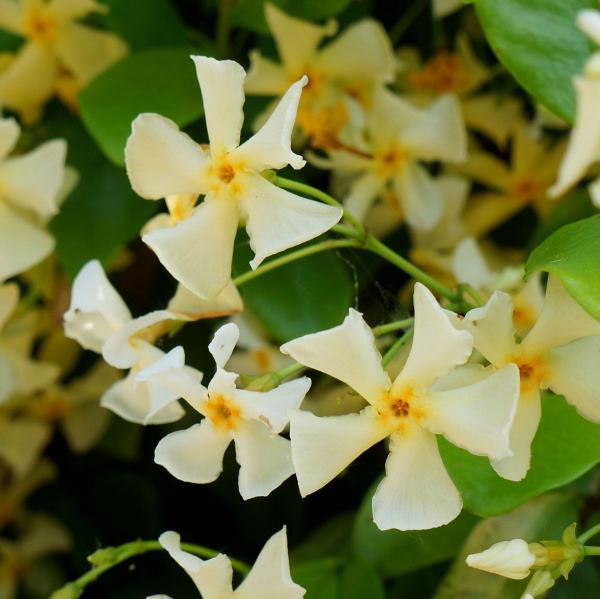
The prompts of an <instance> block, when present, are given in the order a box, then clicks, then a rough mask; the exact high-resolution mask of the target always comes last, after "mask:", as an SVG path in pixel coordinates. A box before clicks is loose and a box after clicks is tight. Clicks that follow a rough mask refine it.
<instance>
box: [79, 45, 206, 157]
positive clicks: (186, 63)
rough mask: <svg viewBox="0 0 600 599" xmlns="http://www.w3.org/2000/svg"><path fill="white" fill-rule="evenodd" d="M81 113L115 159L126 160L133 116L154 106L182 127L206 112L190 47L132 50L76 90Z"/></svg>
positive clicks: (89, 128) (150, 109) (109, 155)
mask: <svg viewBox="0 0 600 599" xmlns="http://www.w3.org/2000/svg"><path fill="white" fill-rule="evenodd" d="M78 101H79V109H80V113H81V118H82V120H83V122H84V124H85V126H86V127H87V129H88V131H89V132H90V133H91V135H92V137H93V138H94V139H95V140H96V142H97V143H98V145H99V146H100V148H101V150H102V151H103V152H104V153H105V154H106V156H108V158H109V159H110V160H112V162H114V163H115V164H117V165H119V166H123V164H124V156H123V150H124V148H125V142H126V141H127V138H128V137H129V135H130V133H131V122H132V121H133V120H134V119H135V118H136V117H137V116H138V114H140V113H142V112H156V113H158V114H161V115H162V116H165V117H167V118H170V119H171V120H173V121H175V122H176V123H177V124H178V125H179V126H180V127H183V126H185V125H189V124H190V123H192V122H193V121H195V120H197V119H199V118H200V117H201V116H202V113H203V111H202V100H201V97H200V89H199V86H198V80H197V79H196V74H195V71H194V63H193V62H192V60H191V59H190V49H189V48H185V47H179V48H159V49H153V50H144V51H142V52H139V53H137V54H132V55H130V56H128V57H127V58H125V59H123V60H122V61H121V62H119V63H117V64H116V65H114V66H113V67H111V68H110V69H108V70H107V71H105V72H104V73H102V74H101V75H100V76H99V77H97V78H96V79H94V80H93V81H92V83H90V85H88V86H87V87H86V88H85V89H84V90H82V91H81V92H80V94H79V95H78Z"/></svg>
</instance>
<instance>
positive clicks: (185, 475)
mask: <svg viewBox="0 0 600 599" xmlns="http://www.w3.org/2000/svg"><path fill="white" fill-rule="evenodd" d="M230 443H231V437H230V436H229V433H227V432H222V431H220V430H217V429H215V427H214V426H213V424H212V422H211V421H210V420H209V419H208V418H204V419H203V420H202V422H201V423H200V424H195V425H194V426H192V427H191V428H188V429H186V430H183V431H175V432H174V433H171V434H170V435H167V436H166V437H165V438H164V439H162V440H161V441H160V442H159V444H158V445H157V446H156V451H155V452H154V461H155V462H156V463H157V464H160V465H161V466H164V467H165V468H166V469H167V470H168V471H169V472H170V473H171V474H172V475H173V476H174V477H175V478H178V479H179V480H182V481H184V482H188V483H200V484H202V483H210V482H212V481H214V480H216V479H217V478H218V477H219V474H221V472H222V471H223V456H224V454H225V450H226V449H227V447H228V446H229V444H230Z"/></svg>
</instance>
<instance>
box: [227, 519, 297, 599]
mask: <svg viewBox="0 0 600 599" xmlns="http://www.w3.org/2000/svg"><path fill="white" fill-rule="evenodd" d="M304 594H305V590H304V589H303V588H302V587H301V586H300V585H297V584H296V583H295V582H294V581H293V580H292V577H291V575H290V562H289V558H288V546H287V533H286V528H285V526H284V527H283V528H282V529H281V530H280V531H279V532H277V533H275V534H274V535H273V536H272V537H271V538H270V539H269V540H268V541H267V542H266V544H265V546H264V547H263V548H262V551H261V552H260V554H259V556H258V557H257V558H256V561H255V562H254V566H253V567H252V570H250V573H249V574H248V576H246V578H245V579H244V580H243V582H242V584H240V586H239V587H238V588H237V589H236V590H235V599H256V598H257V597H260V599H300V598H301V597H304Z"/></svg>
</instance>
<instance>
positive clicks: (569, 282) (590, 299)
mask: <svg viewBox="0 0 600 599" xmlns="http://www.w3.org/2000/svg"><path fill="white" fill-rule="evenodd" d="M598 256H600V215H596V216H592V217H590V218H586V219H584V220H581V221H578V222H575V223H572V224H570V225H566V226H565V227H562V228H561V229H559V230H558V231H556V232H555V233H553V234H552V235H551V236H550V237H548V239H546V240H545V241H544V242H543V243H542V244H541V245H540V246H539V247H537V248H536V249H535V250H534V251H533V252H531V255H530V256H529V259H528V260H527V263H526V264H525V274H526V275H528V274H530V273H532V272H535V271H536V270H545V271H548V272H551V273H553V274H555V275H556V276H558V277H559V278H560V280H561V281H562V283H563V285H564V286H565V288H566V290H567V291H568V292H569V293H570V294H571V295H572V296H573V298H574V299H575V300H577V302H579V303H580V304H581V305H582V306H583V307H584V308H585V309H586V310H587V311H588V312H589V313H590V314H591V315H592V316H593V317H594V318H596V319H600V269H599V268H598Z"/></svg>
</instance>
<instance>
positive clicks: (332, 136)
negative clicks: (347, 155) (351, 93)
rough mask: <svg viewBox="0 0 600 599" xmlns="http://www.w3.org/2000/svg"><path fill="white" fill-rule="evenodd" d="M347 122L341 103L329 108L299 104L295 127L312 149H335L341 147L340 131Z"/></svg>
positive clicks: (346, 115)
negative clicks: (306, 138)
mask: <svg viewBox="0 0 600 599" xmlns="http://www.w3.org/2000/svg"><path fill="white" fill-rule="evenodd" d="M347 122H348V111H347V109H346V106H345V105H344V103H343V102H336V103H335V104H332V105H330V106H314V105H310V104H309V103H307V102H302V101H301V102H300V106H299V107H298V113H297V115H296V125H297V126H298V127H299V128H300V129H301V130H302V133H303V134H304V135H306V137H308V138H309V140H310V144H311V145H312V146H313V147H314V148H322V149H324V150H327V149H330V150H332V149H336V148H339V147H340V146H341V144H340V141H339V139H338V137H339V133H340V130H341V129H342V127H343V126H344V125H345V124H346V123H347Z"/></svg>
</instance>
